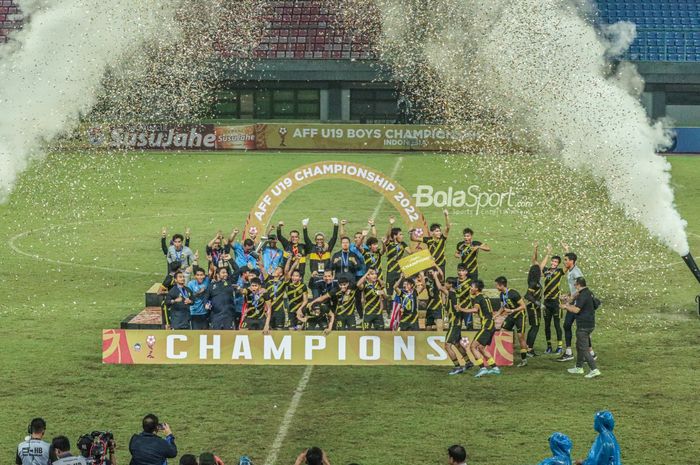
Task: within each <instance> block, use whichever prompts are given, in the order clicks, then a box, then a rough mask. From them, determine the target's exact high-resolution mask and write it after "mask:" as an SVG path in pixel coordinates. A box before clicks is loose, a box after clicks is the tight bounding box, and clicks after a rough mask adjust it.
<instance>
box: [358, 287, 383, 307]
mask: <svg viewBox="0 0 700 465" xmlns="http://www.w3.org/2000/svg"><path fill="white" fill-rule="evenodd" d="M383 290H384V288H383V287H382V285H381V283H379V282H376V283H369V282H367V283H365V284H363V285H362V296H363V297H364V305H363V308H364V310H365V315H379V314H380V313H381V312H382V307H381V302H382V297H383V292H382V291H383Z"/></svg>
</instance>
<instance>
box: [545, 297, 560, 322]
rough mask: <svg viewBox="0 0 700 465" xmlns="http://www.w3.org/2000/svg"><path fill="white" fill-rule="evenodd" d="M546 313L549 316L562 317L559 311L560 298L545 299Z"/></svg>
mask: <svg viewBox="0 0 700 465" xmlns="http://www.w3.org/2000/svg"><path fill="white" fill-rule="evenodd" d="M544 315H545V316H546V317H547V318H561V314H560V313H559V300H557V299H547V300H545V301H544Z"/></svg>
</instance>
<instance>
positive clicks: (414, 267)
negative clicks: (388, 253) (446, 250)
mask: <svg viewBox="0 0 700 465" xmlns="http://www.w3.org/2000/svg"><path fill="white" fill-rule="evenodd" d="M399 266H400V267H401V271H402V272H403V274H404V276H413V275H416V274H418V273H420V272H421V271H423V270H427V269H428V268H432V267H434V266H436V265H435V259H434V258H433V256H432V255H431V254H430V251H429V250H428V249H423V250H421V251H419V252H416V253H413V254H411V255H409V256H407V257H404V258H402V259H401V260H399Z"/></svg>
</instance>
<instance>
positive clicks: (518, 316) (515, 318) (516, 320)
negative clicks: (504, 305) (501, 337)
mask: <svg viewBox="0 0 700 465" xmlns="http://www.w3.org/2000/svg"><path fill="white" fill-rule="evenodd" d="M513 328H515V329H517V330H518V332H519V333H523V332H525V312H517V313H511V314H510V315H508V316H507V317H506V320H505V321H504V322H503V329H505V330H506V331H512V330H513Z"/></svg>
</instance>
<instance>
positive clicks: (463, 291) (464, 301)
mask: <svg viewBox="0 0 700 465" xmlns="http://www.w3.org/2000/svg"><path fill="white" fill-rule="evenodd" d="M471 284H472V280H471V279H469V275H468V273H467V267H466V266H465V265H462V264H459V265H457V279H456V280H455V285H454V291H455V294H456V297H457V303H458V304H459V306H460V307H462V308H471V306H472V303H471ZM462 318H463V320H464V325H465V326H466V328H467V331H472V330H474V315H473V314H472V313H464V314H463V315H462ZM461 323H462V322H461V321H460V324H461Z"/></svg>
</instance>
